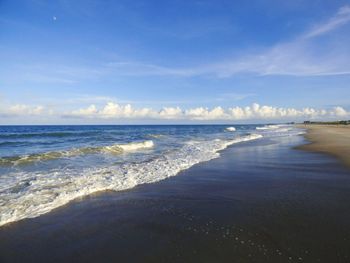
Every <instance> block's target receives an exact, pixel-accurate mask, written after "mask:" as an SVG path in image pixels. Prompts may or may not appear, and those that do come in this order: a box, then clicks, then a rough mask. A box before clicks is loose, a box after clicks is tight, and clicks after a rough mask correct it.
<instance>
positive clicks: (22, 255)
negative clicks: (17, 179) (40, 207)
mask: <svg viewBox="0 0 350 263" xmlns="http://www.w3.org/2000/svg"><path fill="white" fill-rule="evenodd" d="M302 143H305V139H304V138H303V137H302V136H292V137H284V138H280V137H277V138H273V139H271V138H268V139H262V140H257V141H251V142H246V143H242V144H237V145H234V146H232V147H228V148H226V149H225V150H223V151H222V152H221V156H220V158H216V159H213V160H211V161H208V162H204V163H201V164H198V165H194V166H193V167H191V168H189V169H187V170H184V171H182V172H181V173H180V174H179V175H178V176H174V177H171V178H168V179H166V180H162V181H158V182H156V183H152V184H144V185H139V186H137V187H135V188H133V189H130V190H127V191H124V192H105V193H101V194H97V195H90V196H87V197H85V198H83V199H77V200H74V201H72V202H71V203H69V205H66V206H64V207H61V208H58V209H56V210H53V211H51V212H50V213H47V214H44V215H42V216H39V217H36V218H31V219H26V220H22V221H18V222H16V223H13V224H9V225H8V226H7V227H4V228H0V261H1V262H6V263H12V262H23V261H25V262H75V263H76V262H84V263H86V262H112V261H116V260H119V261H123V262H141V261H142V262H199V261H200V262H232V261H238V262H247V263H248V262H253V261H254V262H264V263H265V262H266V263H280V262H327V263H328V262H333V261H334V260H335V259H337V260H338V261H337V262H348V261H347V259H348V258H349V257H350V254H349V251H348V248H349V241H348V239H347V237H348V236H349V235H350V232H349V231H350V230H349V228H348V222H349V220H350V207H349V205H348V204H350V196H349V195H348V193H349V189H350V178H349V176H348V171H347V170H346V169H344V167H342V166H341V165H338V162H337V161H336V160H334V159H332V158H329V157H328V156H326V155H324V156H323V155H319V154H314V153H311V152H304V151H299V150H295V149H294V147H295V146H296V145H300V144H302ZM339 200H342V202H339ZM339 214H341V215H342V216H341V217H340V216H339ZM320 218H322V220H319V219H320ZM33 237H35V238H33Z"/></svg>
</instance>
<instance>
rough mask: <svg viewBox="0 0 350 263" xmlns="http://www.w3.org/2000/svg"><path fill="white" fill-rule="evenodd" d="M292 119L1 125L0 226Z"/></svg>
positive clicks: (269, 131)
mask: <svg viewBox="0 0 350 263" xmlns="http://www.w3.org/2000/svg"><path fill="white" fill-rule="evenodd" d="M300 133H301V131H300V130H299V129H297V128H295V127H294V126H291V125H159V126H156V125H149V126H141V125H140V126H138V125H134V126H103V125H101V126H0V226H1V225H4V224H6V223H9V222H14V221H18V220H21V219H24V218H32V217H37V216H39V215H41V214H44V213H47V212H49V211H51V210H52V209H54V208H57V207H59V206H62V205H65V204H67V203H68V202H69V201H71V200H73V199H76V198H78V197H84V196H86V195H89V194H92V193H95V192H98V191H106V190H113V191H122V190H126V189H129V188H132V187H134V186H137V185H140V184H146V183H153V182H157V181H159V180H163V179H166V178H168V177H171V176H175V175H177V174H178V173H179V172H180V171H182V170H185V169H188V168H190V167H191V166H193V165H195V164H197V163H200V162H205V161H209V160H211V159H214V158H217V157H219V156H220V153H219V152H220V151H221V150H223V149H225V148H226V147H228V146H230V145H233V144H237V143H243V142H246V141H254V140H259V139H262V138H268V137H275V136H294V135H297V134H300Z"/></svg>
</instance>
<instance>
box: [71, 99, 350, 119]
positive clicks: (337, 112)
mask: <svg viewBox="0 0 350 263" xmlns="http://www.w3.org/2000/svg"><path fill="white" fill-rule="evenodd" d="M65 116H66V117H77V118H96V119H145V120H147V119H148V120H150V119H158V120H180V121H181V120H186V121H225V120H230V121H238V120H296V119H301V118H307V119H329V118H333V119H336V118H345V117H350V112H347V111H346V110H345V109H344V108H342V107H334V108H332V109H329V110H325V109H314V108H303V109H295V108H283V107H273V106H268V105H264V106H260V105H259V104H257V103H254V104H252V105H251V106H247V107H237V106H236V107H232V108H227V109H224V108H222V107H220V106H218V107H214V108H212V109H209V108H206V107H197V108H190V109H181V108H180V107H164V108H163V109H161V110H158V111H157V110H154V109H151V108H140V109H136V108H134V107H132V106H131V105H130V104H126V105H120V104H117V103H114V102H109V103H107V104H106V105H105V106H104V107H102V108H100V109H97V108H96V107H95V105H90V106H89V107H87V108H83V109H79V110H76V111H73V112H71V113H68V114H66V115H65Z"/></svg>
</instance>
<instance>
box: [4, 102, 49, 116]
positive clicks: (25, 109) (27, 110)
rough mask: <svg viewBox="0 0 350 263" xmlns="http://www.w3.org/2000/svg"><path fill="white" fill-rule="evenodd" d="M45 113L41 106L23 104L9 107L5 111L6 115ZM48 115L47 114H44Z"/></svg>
mask: <svg viewBox="0 0 350 263" xmlns="http://www.w3.org/2000/svg"><path fill="white" fill-rule="evenodd" d="M44 113H45V108H44V107H43V106H28V105H24V104H16V105H13V106H10V107H9V108H8V110H7V111H6V114H7V115H14V116H16V115H21V116H23V115H41V114H44ZM46 113H48V112H46Z"/></svg>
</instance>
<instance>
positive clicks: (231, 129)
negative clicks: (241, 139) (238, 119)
mask: <svg viewBox="0 0 350 263" xmlns="http://www.w3.org/2000/svg"><path fill="white" fill-rule="evenodd" d="M225 130H226V131H230V132H233V131H236V128H235V127H227V128H226V129H225Z"/></svg>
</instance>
